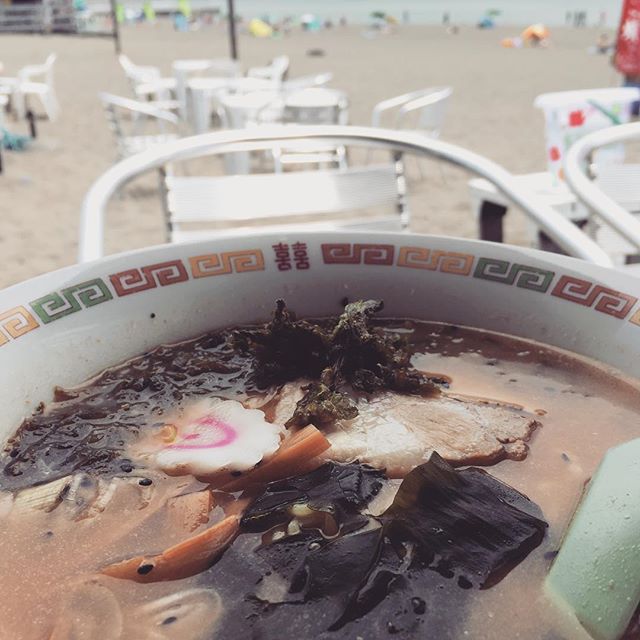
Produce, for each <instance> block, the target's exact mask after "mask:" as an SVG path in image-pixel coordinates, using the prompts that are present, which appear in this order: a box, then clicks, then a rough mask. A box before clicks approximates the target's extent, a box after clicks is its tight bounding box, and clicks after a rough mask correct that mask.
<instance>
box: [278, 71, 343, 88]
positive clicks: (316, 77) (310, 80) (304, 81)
mask: <svg viewBox="0 0 640 640" xmlns="http://www.w3.org/2000/svg"><path fill="white" fill-rule="evenodd" d="M331 80H333V73H331V72H330V71H326V72H324V73H315V74H311V75H308V76H300V77H298V78H292V79H291V80H285V82H284V83H283V85H282V88H283V89H284V90H285V91H293V90H295V89H308V88H310V87H324V86H325V85H327V84H329V83H330V82H331Z"/></svg>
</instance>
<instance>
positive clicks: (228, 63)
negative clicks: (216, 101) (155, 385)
mask: <svg viewBox="0 0 640 640" xmlns="http://www.w3.org/2000/svg"><path fill="white" fill-rule="evenodd" d="M241 74H242V67H241V66H240V63H239V62H238V61H237V60H232V59H230V58H215V59H213V60H207V61H206V62H205V63H204V64H203V65H202V66H201V67H200V68H197V69H195V68H194V69H192V70H190V71H189V77H190V78H195V77H197V76H205V77H209V78H237V77H239V76H240V75H241Z"/></svg>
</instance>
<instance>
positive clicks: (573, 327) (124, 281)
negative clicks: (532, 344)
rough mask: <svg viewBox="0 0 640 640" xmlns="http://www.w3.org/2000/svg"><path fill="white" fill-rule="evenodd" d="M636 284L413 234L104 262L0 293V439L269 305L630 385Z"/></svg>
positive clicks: (209, 246)
mask: <svg viewBox="0 0 640 640" xmlns="http://www.w3.org/2000/svg"><path fill="white" fill-rule="evenodd" d="M639 282H640V281H638V280H637V279H635V278H634V277H632V276H630V275H627V274H624V273H622V272H620V271H615V270H610V269H606V268H602V267H597V266H593V265H591V264H587V263H585V262H582V261H578V260H574V259H571V258H568V257H564V256H560V255H555V254H550V253H543V252H538V251H534V250H529V249H525V248H520V247H513V246H507V245H501V244H493V243H486V242H479V241H471V240H461V239H454V238H446V237H436V236H426V235H412V234H386V233H376V234H372V233H361V232H348V233H347V232H345V233H305V232H299V233H295V234H292V235H281V234H280V235H268V234H255V235H245V236H242V237H223V238H220V239H213V240H207V241H202V242H198V243H191V244H181V245H166V246H159V247H152V248H147V249H143V250H139V251H134V252H130V253H126V254H120V255H114V256H110V257H107V258H104V259H101V260H98V261H96V262H92V263H88V264H82V265H75V266H72V267H68V268H65V269H62V270H59V271H56V272H53V273H49V274H46V275H43V276H40V277H38V278H34V279H32V280H29V281H26V282H23V283H20V284H17V285H15V286H13V287H10V288H9V289H6V290H4V291H2V292H0V372H1V373H0V375H1V376H2V380H1V382H0V387H1V388H2V398H3V411H2V413H1V414H0V437H1V438H2V440H3V441H5V440H6V439H7V438H8V437H9V436H10V435H11V434H12V432H13V431H14V430H15V429H16V427H17V426H18V425H19V424H20V421H21V420H22V419H23V418H24V417H25V416H27V415H29V414H30V413H31V412H32V411H33V410H34V409H35V408H36V407H37V405H38V404H39V403H41V402H47V401H49V400H50V399H51V398H52V394H53V389H54V386H55V385H60V386H65V387H69V386H73V385H77V384H79V383H81V382H82V381H84V380H86V379H87V378H89V377H90V376H92V375H94V374H96V373H98V372H99V371H101V370H103V369H104V368H106V367H109V366H112V365H116V364H118V363H121V362H123V361H125V360H127V359H128V358H131V357H133V356H136V355H138V354H142V353H144V352H145V351H146V350H148V349H150V348H153V347H155V346H156V345H159V344H162V343H170V342H177V341H181V340H185V339H188V338H192V337H195V336H197V335H199V334H202V333H205V332H207V331H211V330H213V329H217V328H223V327H228V326H233V325H238V324H244V323H251V322H256V321H265V320H267V319H269V317H270V315H271V313H272V310H273V308H274V301H275V300H276V299H278V298H284V299H285V300H286V301H287V304H288V305H289V306H290V307H291V308H292V309H295V311H296V313H297V314H298V315H299V316H301V317H305V316H311V317H321V316H330V315H336V314H338V313H340V311H341V309H342V306H343V304H344V302H343V301H344V299H345V298H347V299H349V300H356V299H368V298H376V299H381V300H384V303H385V308H384V310H383V312H382V314H383V315H385V314H387V315H389V316H392V317H406V318H416V319H420V320H428V321H436V322H441V323H447V324H452V325H462V326H468V327H474V328H478V329H483V330H488V331H492V332H499V333H504V334H509V335H511V336H516V337H519V338H524V339H530V340H535V341H538V342H540V343H544V344H547V345H550V346H553V347H559V348H561V349H564V350H568V351H570V352H574V353H576V354H579V355H580V356H585V357H587V358H590V359H593V360H596V361H598V362H600V363H602V364H604V365H605V366H607V367H610V368H611V369H615V370H617V371H619V372H621V373H622V374H625V375H628V376H631V377H636V378H637V377H640V339H639V338H640V302H639V299H640V284H639Z"/></svg>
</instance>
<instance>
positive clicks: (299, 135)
mask: <svg viewBox="0 0 640 640" xmlns="http://www.w3.org/2000/svg"><path fill="white" fill-rule="evenodd" d="M307 140H312V141H315V142H319V143H323V144H326V145H329V146H340V145H342V146H351V145H355V146H365V147H373V148H379V149H384V150H386V151H387V152H388V153H389V154H390V155H391V156H392V157H393V168H394V171H395V173H396V175H397V176H400V177H401V176H402V173H401V171H402V156H403V155H405V154H412V155H416V156H419V157H430V158H434V159H437V160H444V161H447V162H450V163H452V164H454V165H456V166H458V167H460V168H463V169H466V170H468V171H471V172H473V173H476V174H479V175H481V176H483V177H485V178H487V179H488V180H490V181H491V182H492V183H493V184H495V185H496V187H497V188H498V189H499V190H500V191H502V192H504V193H505V194H506V195H507V196H508V197H509V198H510V199H511V200H512V201H513V202H514V204H516V205H517V206H519V207H521V208H522V209H523V210H524V211H525V212H526V214H527V215H528V216H529V217H530V218H531V219H532V220H533V221H535V222H536V224H538V225H539V226H540V227H541V228H542V229H543V230H544V231H545V233H547V234H548V235H549V236H550V237H552V238H553V239H554V241H555V242H557V243H558V245H560V246H561V247H562V248H563V249H564V250H565V251H566V252H567V253H569V254H571V255H575V256H576V257H579V258H583V259H585V260H589V261H591V262H594V263H596V264H602V265H606V266H610V265H611V260H610V259H609V257H608V256H607V255H606V254H605V253H604V251H602V249H600V248H599V247H598V246H597V245H596V244H595V243H594V242H593V240H591V239H590V238H589V237H588V236H586V235H585V234H584V233H582V232H581V231H580V230H579V229H578V228H577V227H576V226H575V225H573V224H571V223H570V222H568V221H567V220H565V219H564V218H562V217H560V216H558V215H557V214H556V212H555V211H554V210H553V209H551V207H549V206H548V205H546V204H544V203H543V202H540V201H539V200H537V199H536V198H535V196H532V195H531V194H530V193H528V192H526V191H524V190H522V189H520V188H518V187H517V185H516V184H514V181H513V176H512V175H511V174H510V173H509V172H508V171H506V170H505V169H503V168H502V167H500V166H499V165H497V164H495V163H493V162H491V161H490V160H488V159H486V158H483V157H482V156H479V155H477V154H475V153H472V152H470V151H468V150H466V149H463V148H461V147H456V146H454V145H451V144H448V143H445V142H442V141H440V140H433V139H430V138H427V137H426V136H423V135H419V134H416V133H411V132H399V131H389V130H384V129H372V128H364V127H341V126H314V127H288V126H282V127H275V126H274V127H256V128H254V129H250V130H249V129H247V130H244V131H223V132H218V133H209V134H205V135H201V136H193V137H191V138H184V139H181V140H178V141H176V142H173V143H167V144H164V145H158V146H156V147H153V148H150V149H149V150H147V151H146V152H144V153H141V154H138V155H136V156H132V157H130V158H127V159H125V160H123V161H122V162H120V163H118V164H117V165H115V166H114V167H112V168H111V169H109V170H108V171H107V172H106V173H105V174H103V175H102V176H101V177H100V178H99V179H98V180H97V181H96V182H95V183H94V184H93V186H92V187H91V189H90V190H89V192H88V193H87V196H86V197H85V200H84V203H83V206H82V213H81V221H80V241H79V260H80V261H81V262H86V261H88V260H93V259H95V258H99V257H100V256H101V255H102V254H103V250H104V246H103V245H104V219H105V211H106V206H107V203H108V201H109V199H110V198H111V197H112V196H113V195H114V194H115V193H117V192H118V191H119V189H120V188H122V186H123V185H125V184H126V183H127V182H128V181H129V180H131V179H133V178H135V177H136V176H138V175H141V174H143V173H145V172H148V171H153V170H157V169H159V168H162V167H164V166H166V165H167V164H168V163H177V162H183V161H187V160H190V159H191V158H199V157H203V156H211V155H216V154H221V153H229V152H230V151H233V150H237V149H241V150H243V151H252V150H260V149H262V150H264V149H268V148H269V147H272V146H277V147H287V146H290V145H292V144H295V143H300V142H303V141H307ZM369 168H371V169H376V168H375V167H364V169H369ZM350 170H351V168H350ZM350 170H349V171H350ZM325 173H326V172H325ZM341 173H342V172H339V171H333V172H329V177H328V178H327V181H326V183H325V184H324V186H323V187H322V194H320V193H319V192H317V191H316V190H315V189H314V190H313V191H312V190H310V189H309V190H304V189H303V188H302V187H300V185H298V187H297V188H296V190H295V193H293V194H292V197H294V196H295V197H298V198H300V199H301V200H302V204H303V205H305V204H306V206H307V208H308V210H310V209H311V208H312V207H314V204H313V203H314V201H315V200H316V198H319V199H325V198H327V197H330V196H331V194H332V193H333V194H334V195H335V197H336V198H338V199H341V198H342V194H343V193H345V192H344V191H341V190H335V191H332V189H333V187H330V185H331V184H332V180H331V175H333V176H338V174H341ZM353 173H354V175H356V176H357V174H356V173H355V168H354V172H353ZM304 175H305V174H282V175H275V176H268V177H267V178H265V180H266V179H268V178H274V180H280V179H285V178H291V179H294V178H298V177H299V176H302V177H304ZM364 175H367V174H366V173H365V174H364ZM371 175H373V173H372V174H371ZM260 177H261V176H234V177H228V178H227V179H226V180H227V183H226V184H227V185H232V184H233V183H232V182H231V181H232V180H233V181H235V185H236V187H237V188H238V189H239V190H240V191H241V192H242V193H244V194H245V195H244V197H245V198H247V199H246V202H245V207H247V210H246V211H245V215H251V209H252V208H253V207H254V206H255V207H256V210H257V208H258V207H259V206H263V204H261V203H264V202H265V201H266V198H264V197H263V196H262V195H260V196H258V194H257V192H256V195H255V196H253V197H252V196H251V194H252V191H251V187H250V186H248V185H249V184H250V183H249V182H245V180H246V179H247V178H260ZM338 179H339V176H338ZM360 180H362V178H360ZM376 180H377V178H376ZM180 184H181V183H180V182H175V181H174V182H173V183H172V184H169V188H171V189H175V190H176V194H177V193H178V191H177V190H178V189H179V187H180ZM182 184H183V185H188V183H182ZM220 184H222V183H220ZM279 184H284V183H283V182H280V183H279ZM368 184H369V182H368V181H367V185H368ZM374 186H375V185H374ZM403 189H404V180H402V179H401V180H398V182H397V185H396V190H397V194H398V197H399V203H400V205H402V198H403V193H402V192H403ZM184 191H185V193H186V195H187V196H189V197H193V198H194V202H195V196H194V190H193V189H188V188H185V190H184ZM361 191H368V186H367V188H366V189H364V188H362V181H361V182H360V189H359V190H358V192H361ZM272 193H273V196H274V198H277V197H278V195H279V194H278V193H277V191H275V190H274V191H272ZM284 195H285V196H286V195H287V194H286V193H285V194H284ZM365 196H366V194H365ZM273 202H274V206H273V207H272V208H271V215H273V216H275V215H277V214H278V208H276V206H275V203H276V202H277V200H274V201H273ZM232 204H233V203H232V202H229V205H230V206H231V205H232ZM268 204H269V202H268V201H267V205H268ZM205 205H206V206H207V207H208V208H207V209H206V211H207V212H208V213H209V214H210V215H211V217H212V218H213V219H216V217H220V216H222V217H224V216H225V213H224V210H221V209H220V208H218V206H217V205H218V202H217V201H211V200H208V201H207V202H203V201H201V200H200V201H199V202H196V203H195V206H196V207H197V210H198V211H199V212H200V213H199V215H204V213H203V211H204V209H203V208H204V207H205ZM172 207H173V209H174V210H177V205H175V204H174V205H172ZM398 209H399V211H398V212H397V213H396V216H395V220H396V223H399V224H400V225H401V226H404V225H406V223H407V222H408V221H407V219H406V216H404V215H403V211H402V207H401V206H399V207H398ZM398 214H400V215H398ZM167 215H168V218H167V219H168V220H171V212H170V211H169V212H168V214H167ZM337 223H338V224H341V223H342V224H346V225H348V223H349V221H348V220H345V219H344V218H343V217H339V218H338V220H337ZM295 228H300V226H299V224H297V225H295ZM232 232H234V230H232ZM235 232H237V230H236V231H235Z"/></svg>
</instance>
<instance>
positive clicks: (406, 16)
mask: <svg viewBox="0 0 640 640" xmlns="http://www.w3.org/2000/svg"><path fill="white" fill-rule="evenodd" d="M410 22H411V15H410V14H409V12H408V11H403V12H402V24H409V23H410Z"/></svg>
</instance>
